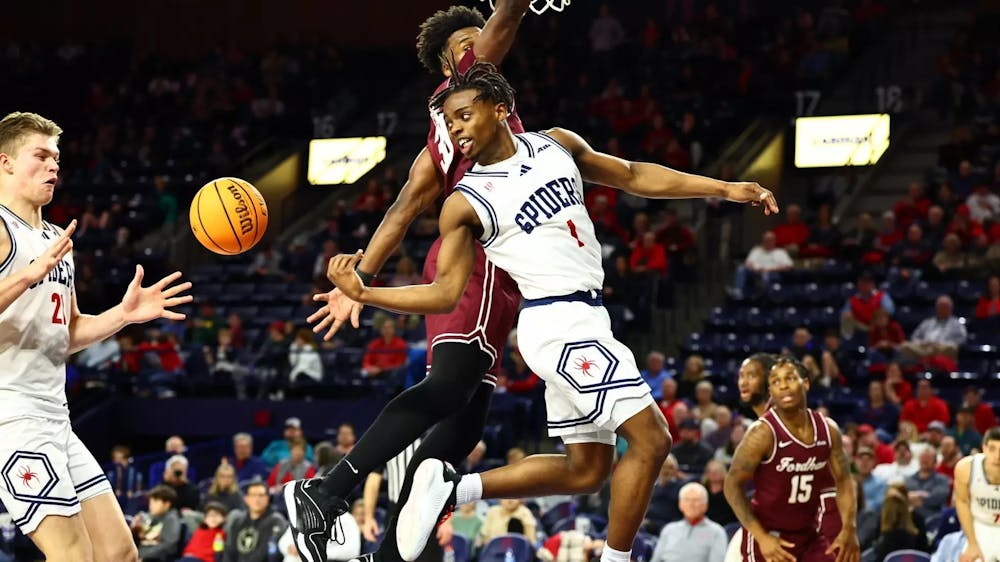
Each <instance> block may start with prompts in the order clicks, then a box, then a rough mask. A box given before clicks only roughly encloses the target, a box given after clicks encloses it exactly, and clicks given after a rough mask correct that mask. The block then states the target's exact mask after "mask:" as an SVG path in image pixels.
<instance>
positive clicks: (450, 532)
mask: <svg viewBox="0 0 1000 562" xmlns="http://www.w3.org/2000/svg"><path fill="white" fill-rule="evenodd" d="M454 535H455V528H454V527H452V526H451V517H449V518H448V519H445V520H444V522H442V523H441V524H440V525H438V528H437V541H438V546H447V545H449V544H451V539H452V537H453V536H454Z"/></svg>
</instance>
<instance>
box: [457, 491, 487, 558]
mask: <svg viewBox="0 0 1000 562" xmlns="http://www.w3.org/2000/svg"><path fill="white" fill-rule="evenodd" d="M476 507H477V504H476V502H471V503H463V504H462V505H460V506H458V510H457V511H455V514H454V515H452V516H451V528H452V531H453V532H454V533H455V534H456V535H458V536H460V537H464V538H465V539H466V540H468V541H469V544H472V545H473V546H475V547H476V548H478V547H480V546H482V545H481V544H479V538H480V535H479V533H480V531H481V530H482V528H483V518H482V517H480V516H479V514H478V513H476Z"/></svg>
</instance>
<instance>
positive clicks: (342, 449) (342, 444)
mask: <svg viewBox="0 0 1000 562" xmlns="http://www.w3.org/2000/svg"><path fill="white" fill-rule="evenodd" d="M357 442H358V437H357V434H356V433H355V431H354V424H351V423H348V422H344V423H342V424H340V426H339V427H337V445H336V446H335V447H334V448H333V458H334V464H336V463H338V462H340V459H342V458H344V457H346V456H347V453H350V452H351V450H352V449H354V445H355V443H357Z"/></svg>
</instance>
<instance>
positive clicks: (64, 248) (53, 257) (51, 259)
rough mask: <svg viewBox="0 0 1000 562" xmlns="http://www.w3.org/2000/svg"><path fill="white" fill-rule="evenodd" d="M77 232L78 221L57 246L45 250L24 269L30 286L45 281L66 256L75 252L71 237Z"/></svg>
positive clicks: (70, 224) (71, 224) (65, 231)
mask: <svg viewBox="0 0 1000 562" xmlns="http://www.w3.org/2000/svg"><path fill="white" fill-rule="evenodd" d="M75 230H76V220H73V222H71V223H69V226H67V227H66V230H64V231H63V233H62V234H61V235H60V236H59V238H57V239H56V243H55V244H53V245H51V246H49V249H48V250H45V251H44V252H43V253H42V255H40V256H38V257H37V258H35V261H33V262H31V264H30V265H29V266H28V267H26V268H24V276H25V278H26V279H27V280H28V283H29V284H31V285H34V284H35V283H38V282H39V281H41V280H42V279H44V278H45V276H46V275H48V274H49V272H50V271H52V269H53V268H55V266H56V265H58V264H59V262H61V261H62V259H63V258H64V257H66V254H68V253H70V252H71V251H72V250H73V240H72V239H70V236H73V232H74V231H75Z"/></svg>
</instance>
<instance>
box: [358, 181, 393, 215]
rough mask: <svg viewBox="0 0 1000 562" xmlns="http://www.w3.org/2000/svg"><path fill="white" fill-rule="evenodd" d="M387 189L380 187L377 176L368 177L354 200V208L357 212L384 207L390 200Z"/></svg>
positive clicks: (371, 210)
mask: <svg viewBox="0 0 1000 562" xmlns="http://www.w3.org/2000/svg"><path fill="white" fill-rule="evenodd" d="M391 200H392V199H391V196H390V195H389V192H388V190H387V189H385V188H383V187H382V184H380V183H379V181H378V178H370V179H369V180H368V183H367V184H365V190H364V191H362V192H361V193H360V194H359V195H358V196H357V198H356V199H355V200H354V210H355V211H358V212H368V213H370V212H374V211H379V210H382V209H385V208H386V207H387V206H388V205H389V201H391Z"/></svg>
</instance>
